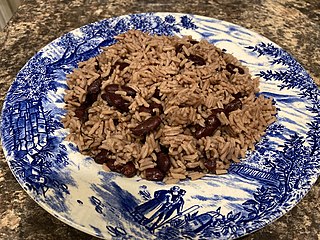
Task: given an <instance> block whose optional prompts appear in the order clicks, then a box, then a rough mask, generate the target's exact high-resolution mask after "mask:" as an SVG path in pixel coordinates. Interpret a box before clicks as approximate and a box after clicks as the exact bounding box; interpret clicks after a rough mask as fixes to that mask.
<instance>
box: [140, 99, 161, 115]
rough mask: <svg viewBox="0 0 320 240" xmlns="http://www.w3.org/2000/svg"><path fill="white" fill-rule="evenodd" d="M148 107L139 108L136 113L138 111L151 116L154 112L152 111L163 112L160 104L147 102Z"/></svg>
mask: <svg viewBox="0 0 320 240" xmlns="http://www.w3.org/2000/svg"><path fill="white" fill-rule="evenodd" d="M149 105H150V106H149V107H145V106H141V107H139V109H138V111H139V112H147V113H150V114H153V113H155V112H154V111H153V109H156V108H158V109H159V111H160V113H162V112H163V107H162V105H161V104H159V103H155V102H153V101H151V102H149Z"/></svg>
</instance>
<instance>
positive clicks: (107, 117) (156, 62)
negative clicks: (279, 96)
mask: <svg viewBox="0 0 320 240" xmlns="http://www.w3.org/2000/svg"><path fill="white" fill-rule="evenodd" d="M116 39H117V40H118V41H117V43H116V44H114V45H112V46H109V47H106V48H104V49H103V52H102V53H101V54H100V55H98V56H97V57H95V58H91V59H89V60H88V61H85V62H81V63H79V67H78V68H77V69H74V71H73V72H72V73H71V74H69V75H68V76H67V85H68V87H69V89H68V90H66V95H65V98H64V100H65V102H66V109H67V113H66V116H65V117H64V118H63V120H62V121H63V124H64V127H65V128H68V129H69V131H70V134H69V135H68V137H67V140H69V141H72V142H74V143H76V144H77V146H78V148H79V150H80V152H81V153H83V154H85V155H89V156H92V157H93V159H94V160H95V161H96V162H97V163H99V164H103V168H104V169H105V170H108V171H110V170H111V171H115V172H120V173H122V174H124V175H125V176H127V177H132V176H135V175H139V176H140V177H142V178H145V179H148V180H154V181H164V182H166V183H176V182H178V181H179V180H181V179H186V178H190V179H192V180H195V179H198V178H201V177H203V176H204V175H205V174H206V173H214V174H224V173H227V169H228V168H229V166H230V164H231V163H232V162H236V163H237V162H240V158H243V157H244V156H245V153H246V151H247V150H253V149H254V144H255V143H256V142H257V141H259V139H260V138H261V136H262V135H263V134H264V132H265V129H266V128H267V126H268V125H270V124H271V123H272V122H274V121H275V120H276V117H275V114H276V108H275V106H274V105H273V104H272V99H269V98H266V97H264V96H263V95H261V94H260V95H259V96H256V94H257V93H258V92H259V79H258V78H252V76H251V75H250V74H249V70H248V68H247V67H245V66H242V64H241V63H240V62H239V61H238V60H237V59H236V58H235V57H233V56H232V55H231V54H228V53H226V52H224V51H222V50H220V49H219V48H217V47H215V46H214V45H212V44H210V43H208V42H207V41H205V40H201V41H200V42H198V41H195V40H193V39H192V38H191V37H190V36H185V37H182V38H179V37H177V36H170V37H168V36H154V35H149V34H147V33H143V32H141V31H137V30H130V31H128V32H126V33H124V34H121V35H119V36H117V37H116Z"/></svg>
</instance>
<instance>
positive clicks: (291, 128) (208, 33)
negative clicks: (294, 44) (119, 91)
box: [1, 13, 320, 239]
mask: <svg viewBox="0 0 320 240" xmlns="http://www.w3.org/2000/svg"><path fill="white" fill-rule="evenodd" d="M130 29H140V30H142V31H148V32H150V33H151V34H159V35H174V34H175V35H187V34H191V35H193V36H194V37H195V38H198V39H201V38H205V39H207V40H208V41H210V42H212V43H215V44H217V46H219V47H221V48H224V49H225V50H226V51H228V52H232V53H234V54H235V55H236V56H237V57H238V58H239V59H240V60H241V61H244V62H245V63H248V64H250V70H251V71H252V72H253V73H254V74H256V75H257V76H259V77H261V86H262V92H263V93H264V94H265V95H267V96H269V97H273V98H274V102H275V104H276V106H277V108H278V114H277V118H278V121H277V122H276V123H274V124H273V125H271V126H270V127H269V128H268V130H267V134H266V135H265V136H264V137H263V138H262V140H261V141H260V142H259V143H257V144H256V150H255V151H253V152H248V153H247V155H246V158H245V159H244V160H243V161H242V162H241V163H239V164H234V165H232V166H231V168H230V171H229V174H228V176H210V175H208V176H206V177H205V178H204V179H202V180H198V181H195V182H189V181H185V182H182V183H180V184H178V185H176V186H165V185H163V184H161V183H150V182H146V181H144V180H141V179H138V178H137V177H136V178H134V179H130V180H128V179H123V178H122V177H121V176H119V175H118V174H117V173H106V172H103V171H100V169H99V167H98V166H97V165H95V164H94V163H93V161H92V159H91V158H89V157H85V156H82V155H81V154H80V153H79V152H78V150H77V147H76V146H74V145H73V144H72V143H70V142H66V141H64V138H65V136H66V134H67V131H66V130H64V129H63V126H62V124H61V122H60V119H61V117H62V116H63V114H64V110H63V96H64V89H66V88H67V86H66V84H65V78H66V74H68V73H70V72H71V71H72V70H73V69H74V68H75V67H77V64H78V63H79V62H81V61H85V60H87V59H89V58H91V57H94V56H96V55H97V54H99V53H100V52H101V47H104V46H109V45H111V44H114V43H115V42H116V40H115V39H114V36H116V35H118V34H120V33H123V32H126V31H128V30H130ZM249 43H250V44H249ZM230 44H233V45H232V46H233V47H232V46H231V45H230ZM239 46H240V49H239ZM234 49H239V50H237V51H236V50H234ZM237 54H238V55H237ZM291 108H293V109H294V110H295V111H294V112H292V111H290V109H291ZM1 135H2V139H3V140H2V144H3V148H4V151H5V154H6V157H7V159H8V164H9V166H10V168H11V169H12V171H13V173H14V175H15V176H16V178H17V180H18V181H19V183H20V184H21V185H22V186H23V187H24V188H25V190H26V191H27V192H28V193H29V194H30V195H31V196H32V197H33V198H34V199H35V200H36V201H37V202H38V203H39V204H40V205H41V206H43V207H44V208H45V209H47V210H48V211H50V212H51V213H53V214H54V215H55V216H57V217H58V218H59V219H61V220H62V221H65V222H66V223H68V224H70V225H72V226H74V227H76V228H79V229H81V230H83V231H86V232H88V233H91V234H92V235H95V236H98V237H108V238H110V237H112V238H114V239H169V238H171V239H184V238H187V239H191V238H195V239H213V238H214V239H234V238H237V237H240V236H242V235H245V234H248V233H251V232H253V231H255V230H257V229H259V228H261V227H263V226H265V225H267V224H269V223H270V222H271V221H273V220H275V219H277V218H278V217H280V216H281V215H283V214H284V213H286V212H287V211H289V210H290V209H291V208H292V207H293V206H294V205H295V204H297V203H298V201H299V200H300V199H302V198H303V197H304V195H305V194H306V193H307V191H308V190H309V189H310V187H311V186H312V184H314V182H315V181H316V179H317V177H318V175H319V173H320V161H319V156H320V141H319V139H320V91H319V89H318V87H317V86H316V85H315V84H314V82H313V81H312V79H311V78H310V76H309V75H308V74H307V72H306V71H305V70H304V69H303V67H302V66H301V65H300V64H299V63H298V62H297V61H296V60H295V59H294V58H293V57H292V56H291V55H290V54H288V53H287V52H285V51H284V50H283V49H281V48H279V47H278V46H276V45H275V44H274V43H272V42H270V41H269V40H267V39H265V38H262V37H260V36H259V35H257V34H255V33H253V32H250V31H248V30H246V29H244V28H241V27H239V26H236V25H233V24H230V23H227V22H223V21H219V20H216V19H211V18H206V17H202V16H193V15H186V14H176V13H145V14H133V15H127V16H121V17H117V18H111V19H107V20H102V21H100V22H97V23H92V24H89V25H86V26H84V27H82V28H80V29H76V30H74V31H72V32H70V33H67V34H65V35H63V36H62V37H60V38H59V39H57V40H55V41H53V42H52V43H50V44H49V45H48V46H46V47H45V48H43V49H42V50H41V51H39V52H38V53H37V54H36V55H35V56H34V57H33V58H31V59H30V60H29V61H28V63H27V64H26V65H25V66H24V67H23V68H22V69H21V71H20V72H19V73H18V75H17V78H16V80H15V81H14V82H13V84H12V86H11V88H10V90H9V92H8V94H7V97H6V101H5V105H4V108H3V111H2V125H1ZM86 173H90V174H86ZM208 189H210V190H211V191H208ZM221 189H224V190H225V191H224V193H221ZM227 192H229V193H228V194H227ZM84 212H85V213H86V216H87V213H91V214H89V216H87V217H86V218H85V219H84V218H83V216H84V215H83V213H84ZM92 223H95V224H92Z"/></svg>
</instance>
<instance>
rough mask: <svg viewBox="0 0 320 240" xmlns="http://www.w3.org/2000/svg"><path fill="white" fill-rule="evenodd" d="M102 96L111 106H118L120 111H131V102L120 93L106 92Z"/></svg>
mask: <svg viewBox="0 0 320 240" xmlns="http://www.w3.org/2000/svg"><path fill="white" fill-rule="evenodd" d="M101 98H102V99H103V100H105V101H107V103H108V104H109V105H110V106H113V107H115V108H117V109H118V110H119V111H121V112H129V106H130V102H129V101H127V100H124V99H123V98H122V97H121V96H120V95H118V94H115V93H112V92H106V93H104V94H102V95H101Z"/></svg>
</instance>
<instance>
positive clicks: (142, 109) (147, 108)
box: [138, 106, 153, 114]
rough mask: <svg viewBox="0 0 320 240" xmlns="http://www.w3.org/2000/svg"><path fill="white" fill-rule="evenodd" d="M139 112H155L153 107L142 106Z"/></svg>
mask: <svg viewBox="0 0 320 240" xmlns="http://www.w3.org/2000/svg"><path fill="white" fill-rule="evenodd" d="M138 111H139V112H146V113H150V114H152V113H153V109H152V108H151V107H145V106H140V107H139V109H138Z"/></svg>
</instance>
